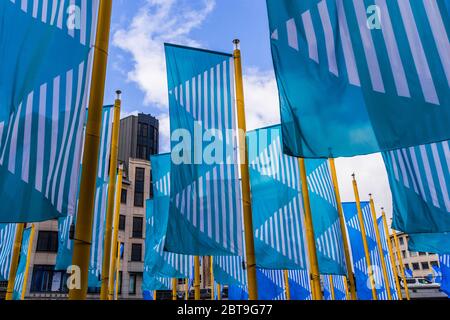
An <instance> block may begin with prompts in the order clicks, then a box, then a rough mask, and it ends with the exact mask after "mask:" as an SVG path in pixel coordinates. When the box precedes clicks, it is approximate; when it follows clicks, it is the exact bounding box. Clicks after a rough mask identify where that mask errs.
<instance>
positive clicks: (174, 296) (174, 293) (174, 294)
mask: <svg viewBox="0 0 450 320" xmlns="http://www.w3.org/2000/svg"><path fill="white" fill-rule="evenodd" d="M177 285H178V282H177V279H176V278H173V279H172V300H174V301H175V300H177Z"/></svg>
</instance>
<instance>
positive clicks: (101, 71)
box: [69, 0, 112, 300]
mask: <svg viewBox="0 0 450 320" xmlns="http://www.w3.org/2000/svg"><path fill="white" fill-rule="evenodd" d="M111 11H112V1H111V0H101V1H100V5H99V19H98V24H97V37H96V39H95V46H94V63H93V68H92V82H91V88H90V97H89V110H88V120H87V126H86V137H85V142H84V154H83V163H82V166H83V170H82V172H81V184H80V197H79V203H78V212H77V223H76V228H75V239H74V246H73V256H72V264H73V265H74V266H77V267H78V268H79V270H80V273H81V274H80V275H79V276H80V287H74V288H70V291H69V299H70V300H84V299H86V295H87V289H88V272H89V271H88V269H89V256H90V251H91V241H92V221H93V216H94V197H95V185H96V177H97V175H96V174H95V173H96V172H97V167H98V150H99V145H100V127H101V119H102V107H103V93H104V91H105V79H106V66H107V62H108V48H109V34H110V25H111ZM75 270H76V269H75Z"/></svg>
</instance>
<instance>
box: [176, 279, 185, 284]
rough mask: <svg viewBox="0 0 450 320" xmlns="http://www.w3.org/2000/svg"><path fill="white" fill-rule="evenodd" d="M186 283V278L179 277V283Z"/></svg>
mask: <svg viewBox="0 0 450 320" xmlns="http://www.w3.org/2000/svg"><path fill="white" fill-rule="evenodd" d="M183 284H186V279H178V285H183Z"/></svg>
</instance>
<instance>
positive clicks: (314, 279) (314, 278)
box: [298, 158, 323, 300]
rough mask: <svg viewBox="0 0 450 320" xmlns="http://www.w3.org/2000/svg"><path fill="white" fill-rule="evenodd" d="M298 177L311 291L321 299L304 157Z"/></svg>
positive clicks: (299, 161)
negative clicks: (300, 183) (300, 184)
mask: <svg viewBox="0 0 450 320" xmlns="http://www.w3.org/2000/svg"><path fill="white" fill-rule="evenodd" d="M298 163H299V166H300V178H301V182H302V196H303V207H304V210H305V229H306V242H307V243H308V256H309V264H310V272H311V291H312V296H313V299H314V300H322V299H323V296H322V287H321V285H320V272H319V261H318V260H317V251H316V240H315V236H314V226H313V222H312V215H311V205H310V201H309V192H308V180H307V178H306V165H305V159H302V158H299V159H298Z"/></svg>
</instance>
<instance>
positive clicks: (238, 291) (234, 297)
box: [228, 285, 248, 301]
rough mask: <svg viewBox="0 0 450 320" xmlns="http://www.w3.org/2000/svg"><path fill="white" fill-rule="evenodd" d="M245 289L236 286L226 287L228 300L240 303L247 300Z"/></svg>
mask: <svg viewBox="0 0 450 320" xmlns="http://www.w3.org/2000/svg"><path fill="white" fill-rule="evenodd" d="M247 291H248V290H247V288H245V287H242V286H238V285H229V286H228V300H230V301H241V300H248V292H247Z"/></svg>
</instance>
